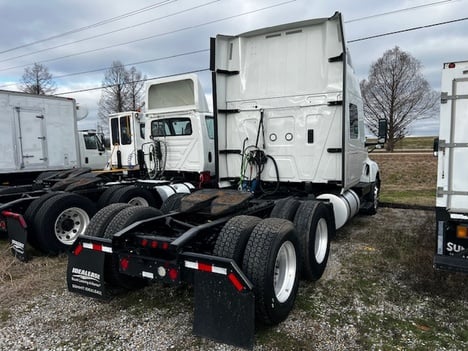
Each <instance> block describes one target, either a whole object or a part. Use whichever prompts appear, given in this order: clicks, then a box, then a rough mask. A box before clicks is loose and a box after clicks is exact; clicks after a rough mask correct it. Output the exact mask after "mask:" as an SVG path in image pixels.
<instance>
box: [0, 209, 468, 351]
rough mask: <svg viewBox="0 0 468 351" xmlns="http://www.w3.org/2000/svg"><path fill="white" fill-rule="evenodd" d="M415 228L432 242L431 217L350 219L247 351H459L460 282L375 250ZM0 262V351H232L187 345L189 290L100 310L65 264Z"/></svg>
mask: <svg viewBox="0 0 468 351" xmlns="http://www.w3.org/2000/svg"><path fill="white" fill-rule="evenodd" d="M421 227H423V228H428V229H427V230H428V231H429V233H428V240H429V241H432V240H433V233H432V231H431V230H432V229H433V228H434V227H435V225H434V216H433V214H432V213H431V212H428V211H408V210H399V209H389V208H383V209H381V210H380V212H379V213H378V214H377V215H376V216H372V217H357V218H355V219H353V220H352V221H351V223H350V224H348V225H347V226H346V227H345V228H343V229H342V230H340V231H339V233H338V236H337V239H336V240H335V241H334V242H333V243H332V249H331V256H330V260H329V264H328V267H327V269H326V271H325V274H324V276H323V277H322V279H320V280H319V281H318V282H316V283H313V284H312V283H309V284H307V283H302V284H301V288H300V290H299V295H298V298H297V301H296V306H295V308H294V310H293V312H292V313H291V314H290V316H289V317H288V319H287V320H286V321H285V322H283V323H281V324H280V325H278V326H275V327H269V328H266V327H261V326H260V327H258V328H257V332H256V340H255V346H254V350H316V351H325V350H369V349H372V350H466V349H468V332H467V330H468V325H467V321H468V288H467V284H466V283H467V279H466V277H463V276H459V275H446V274H444V275H442V276H441V275H440V274H436V273H434V274H435V275H431V274H432V273H428V272H432V267H425V269H422V270H421V272H420V273H415V274H413V275H411V272H412V271H411V270H410V268H411V263H410V261H408V259H407V258H405V257H406V256H404V255H403V254H402V253H400V254H399V257H396V259H395V258H391V259H390V258H388V257H390V255H389V252H391V251H388V252H387V251H385V248H384V247H381V246H379V244H378V243H379V242H381V241H384V240H380V238H379V236H381V235H384V234H385V233H387V235H390V236H391V237H393V236H397V233H399V234H398V235H403V236H401V237H398V242H400V243H401V245H403V244H404V243H403V242H404V241H405V240H406V239H403V240H402V238H406V237H408V238H411V237H412V236H417V235H418V234H417V233H419V232H420V229H421ZM389 228H391V229H389ZM396 230H398V232H396ZM416 239H417V238H416ZM386 240H387V239H386ZM387 242H388V245H389V246H391V245H393V244H394V242H393V241H392V240H390V239H388V240H387ZM398 242H397V244H398ZM2 245H3V246H1V247H2V248H5V247H6V244H5V243H2ZM398 245H400V244H398ZM410 245H411V243H410ZM428 245H429V244H428ZM389 249H393V248H392V247H389ZM431 254H432V253H431V252H429V253H427V252H425V256H429V258H428V260H429V261H427V262H430V256H431ZM0 255H1V256H3V257H2V258H1V261H0V263H1V264H2V265H3V268H2V269H1V271H0V272H1V273H2V280H0V287H1V289H0V302H1V304H0V306H1V307H0V326H1V329H0V350H57V351H59V350H61V351H65V350H239V349H238V348H235V347H232V346H227V345H224V344H219V343H215V342H213V341H210V340H206V339H202V338H198V337H195V336H193V335H192V321H193V314H192V310H193V299H192V291H191V289H190V288H187V287H181V288H178V289H174V288H169V287H163V286H159V285H154V286H150V287H147V288H145V289H142V290H139V291H136V292H131V293H128V294H126V295H124V296H119V297H116V298H114V299H112V300H111V301H109V302H101V301H97V300H94V299H90V298H86V297H82V296H78V295H75V294H72V293H69V292H68V291H67V288H66V277H65V271H66V257H65V256H62V257H56V258H47V257H35V258H34V259H33V260H32V261H31V262H28V263H21V262H17V261H16V260H12V258H11V257H10V256H9V255H10V253H9V252H8V250H6V249H2V251H1V252H0ZM396 256H398V255H396ZM392 257H393V256H392ZM418 259H419V258H418ZM389 260H393V261H389ZM387 262H388V263H387ZM427 262H426V263H427ZM421 264H424V263H421ZM408 265H410V266H409V268H408ZM429 265H430V263H429ZM426 266H427V264H426ZM5 267H6V268H5ZM360 267H361V268H360ZM434 277H435V278H434ZM434 279H436V281H433V280H434ZM443 284H447V286H445V287H444V286H443ZM437 286H439V287H437ZM448 289H450V290H453V289H457V293H456V294H450V293H448V292H447V290H448Z"/></svg>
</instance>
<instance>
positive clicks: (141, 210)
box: [103, 206, 162, 290]
mask: <svg viewBox="0 0 468 351" xmlns="http://www.w3.org/2000/svg"><path fill="white" fill-rule="evenodd" d="M160 215H162V213H161V211H160V210H158V209H156V208H153V207H142V206H131V207H128V208H124V209H122V210H120V211H119V212H118V213H117V214H115V215H114V216H113V218H112V219H111V220H110V221H109V224H108V225H107V227H106V230H105V231H104V235H103V237H104V238H107V239H110V238H112V236H113V235H114V234H115V233H117V232H118V231H120V230H122V229H123V228H125V227H127V226H129V225H131V224H133V223H135V222H138V221H141V220H143V219H148V218H151V217H156V216H160ZM109 216H110V215H109ZM119 265H120V262H119V257H118V256H117V255H115V254H113V255H112V256H110V257H109V259H106V262H105V270H104V276H105V279H106V282H107V283H109V284H110V285H112V286H116V287H121V288H124V289H127V290H132V289H139V288H142V287H144V286H146V285H147V281H146V280H145V279H144V278H139V277H131V276H128V275H125V274H122V273H120V271H119Z"/></svg>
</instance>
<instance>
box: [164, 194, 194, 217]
mask: <svg viewBox="0 0 468 351" xmlns="http://www.w3.org/2000/svg"><path fill="white" fill-rule="evenodd" d="M187 195H189V194H186V193H175V194H172V195H171V196H169V197H168V198H167V199H166V200H165V201H164V202H163V203H162V205H161V212H162V213H164V214H168V213H169V212H172V211H177V210H178V209H179V208H180V203H181V201H182V199H183V198H184V197H186V196H187Z"/></svg>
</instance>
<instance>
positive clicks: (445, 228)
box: [434, 61, 468, 273]
mask: <svg viewBox="0 0 468 351" xmlns="http://www.w3.org/2000/svg"><path fill="white" fill-rule="evenodd" d="M434 151H435V152H437V156H438V166H437V194H436V222H437V228H436V231H437V248H436V253H435V257H434V266H435V267H436V268H439V269H445V270H454V271H461V272H465V273H468V181H467V175H468V61H463V62H450V63H445V64H444V65H443V69H442V84H441V105H440V127H439V138H438V140H437V143H435V145H434Z"/></svg>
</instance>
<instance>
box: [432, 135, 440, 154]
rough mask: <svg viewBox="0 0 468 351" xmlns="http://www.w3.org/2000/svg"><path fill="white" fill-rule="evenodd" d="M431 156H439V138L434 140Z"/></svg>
mask: <svg viewBox="0 0 468 351" xmlns="http://www.w3.org/2000/svg"><path fill="white" fill-rule="evenodd" d="M432 150H433V154H434V156H435V157H437V155H438V154H439V138H435V139H434V146H433V147H432Z"/></svg>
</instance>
